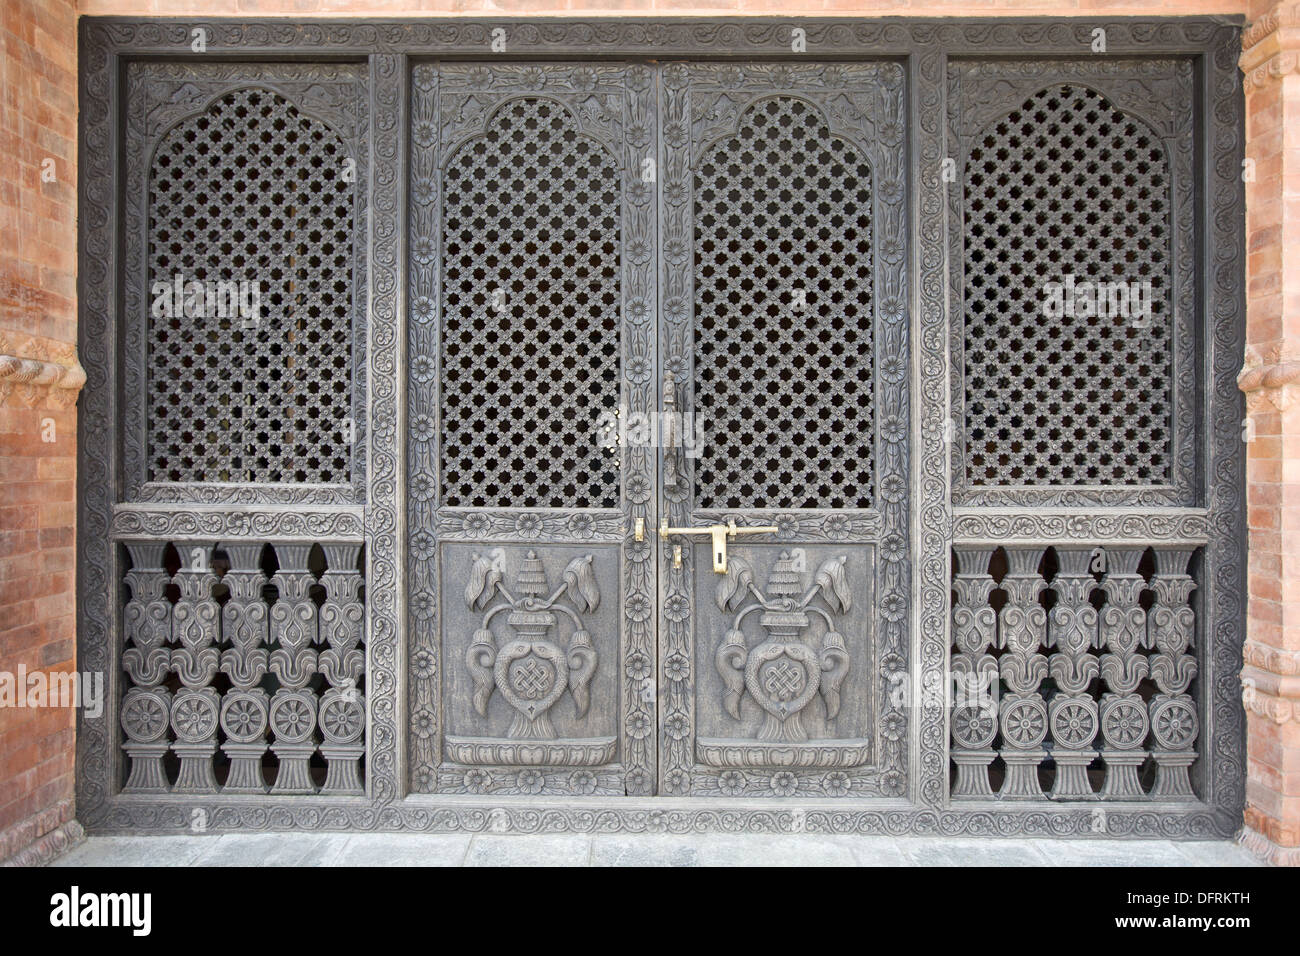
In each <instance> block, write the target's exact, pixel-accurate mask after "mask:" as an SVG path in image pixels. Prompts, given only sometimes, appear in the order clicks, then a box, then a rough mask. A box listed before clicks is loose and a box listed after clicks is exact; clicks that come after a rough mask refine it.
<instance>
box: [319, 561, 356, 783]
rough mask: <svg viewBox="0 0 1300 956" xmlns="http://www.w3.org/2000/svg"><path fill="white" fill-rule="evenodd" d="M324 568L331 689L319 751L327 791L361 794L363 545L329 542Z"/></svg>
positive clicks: (326, 668) (322, 713) (324, 633)
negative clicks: (325, 767) (325, 764)
mask: <svg viewBox="0 0 1300 956" xmlns="http://www.w3.org/2000/svg"><path fill="white" fill-rule="evenodd" d="M323 548H324V550H325V561H326V565H327V568H326V571H325V574H324V575H322V577H321V584H322V585H323V586H324V588H325V595H326V596H325V603H324V604H322V605H321V608H320V640H321V643H322V644H328V645H329V646H328V648H326V649H325V650H323V651H321V653H320V660H319V666H320V671H321V673H322V674H324V675H325V679H326V680H328V681H329V684H330V687H329V690H327V691H325V693H324V694H322V695H321V700H320V709H319V713H318V717H319V720H320V729H321V734H322V736H323V737H324V741H323V743H322V744H321V748H320V752H321V754H322V755H324V757H325V759H326V761H328V764H329V772H328V773H327V774H326V776H325V784H324V786H323V787H322V788H321V789H322V791H324V792H326V793H348V794H362V793H364V792H365V790H364V788H363V787H362V786H361V777H360V775H359V773H358V770H357V762H358V761H359V760H360V759H361V757H362V756H363V755H364V754H365V752H366V743H365V731H366V699H365V697H364V696H363V695H362V694H361V691H360V689H359V686H358V685H359V684H360V681H361V675H362V674H363V673H364V671H365V665H366V658H365V652H364V651H362V650H361V647H360V645H361V637H362V631H363V625H364V620H365V608H364V607H363V606H362V604H361V599H360V596H359V592H360V590H361V585H362V577H361V572H359V571H358V570H357V557H358V555H360V553H361V545H360V544H327V545H323Z"/></svg>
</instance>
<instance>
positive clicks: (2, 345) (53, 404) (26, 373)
mask: <svg viewBox="0 0 1300 956" xmlns="http://www.w3.org/2000/svg"><path fill="white" fill-rule="evenodd" d="M85 383H86V371H85V369H83V368H82V367H81V363H80V362H78V361H77V353H76V349H75V348H74V347H73V346H71V345H66V344H62V343H56V342H50V341H48V340H44V339H40V338H37V337H34V336H24V335H15V334H14V333H12V332H5V331H0V404H12V403H17V404H19V405H23V406H25V407H27V408H36V407H48V408H68V407H70V406H71V405H72V404H73V403H74V402H75V401H76V400H77V393H78V392H80V391H81V386H82V385H84V384H85Z"/></svg>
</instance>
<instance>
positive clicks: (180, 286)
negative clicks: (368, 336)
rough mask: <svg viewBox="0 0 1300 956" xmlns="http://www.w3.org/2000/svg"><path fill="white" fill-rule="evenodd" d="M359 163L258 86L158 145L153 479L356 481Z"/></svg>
mask: <svg viewBox="0 0 1300 956" xmlns="http://www.w3.org/2000/svg"><path fill="white" fill-rule="evenodd" d="M350 170H351V171H354V170H355V166H354V165H353V161H352V160H351V159H350V158H349V157H348V156H347V155H346V150H345V148H344V146H343V144H342V142H341V140H340V139H339V138H338V136H336V135H335V134H334V132H333V131H331V130H330V129H329V128H328V127H326V126H325V125H324V124H322V123H321V122H319V121H317V120H315V119H313V118H310V117H308V116H305V115H303V114H301V113H300V112H299V111H298V110H297V109H295V108H294V106H293V105H291V104H290V103H288V102H287V101H286V100H285V99H284V98H283V97H281V96H279V95H277V94H275V93H273V92H271V91H269V90H265V89H256V88H252V89H243V90H238V91H234V92H231V93H228V94H226V95H225V96H222V97H221V98H220V99H218V100H216V101H215V102H214V103H213V104H212V106H211V107H210V108H209V109H207V110H206V111H204V112H203V113H200V114H197V115H195V116H192V117H190V118H189V119H186V120H185V121H183V122H181V123H180V124H178V125H177V126H176V127H174V128H173V129H172V130H171V131H170V132H168V134H167V135H166V136H165V137H164V138H163V140H162V142H161V143H160V144H159V146H158V148H157V150H156V151H155V153H154V157H153V160H152V166H151V168H150V175H149V225H148V229H149V282H150V293H151V301H150V325H149V330H150V332H149V346H148V348H149V358H148V366H149V416H148V430H149V462H148V475H149V479H150V480H151V481H163V482H259V483H261V482H266V483H284V482H309V483H329V484H343V483H347V482H348V481H349V480H350V471H351V447H350V446H351V437H352V434H353V430H354V426H353V424H352V419H351V416H352V414H353V412H352V407H351V397H352V354H351V353H352V297H353V256H352V241H353V240H352V233H353V204H354V201H355V176H354V175H351V174H350V173H349V171H350Z"/></svg>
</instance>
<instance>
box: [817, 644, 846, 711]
mask: <svg viewBox="0 0 1300 956" xmlns="http://www.w3.org/2000/svg"><path fill="white" fill-rule="evenodd" d="M821 663H822V670H823V671H824V672H825V673H826V676H825V677H824V678H823V679H822V682H821V687H820V688H819V690H820V691H821V695H822V700H824V701H825V702H826V719H827V720H834V719H835V717H836V715H838V714H839V712H840V685H841V684H843V683H844V678H845V677H846V676H847V675H848V673H849V652H848V651H847V650H846V649H845V647H844V638H843V637H842V636H841V635H840V634H838V633H836V632H835V631H827V632H826V636H825V637H824V638H822V662H821Z"/></svg>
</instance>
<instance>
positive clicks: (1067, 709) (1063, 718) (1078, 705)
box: [1051, 701, 1097, 750]
mask: <svg viewBox="0 0 1300 956" xmlns="http://www.w3.org/2000/svg"><path fill="white" fill-rule="evenodd" d="M1051 725H1052V738H1053V739H1054V740H1055V741H1056V742H1057V744H1059V745H1060V746H1062V747H1066V748H1068V749H1070V750H1081V749H1083V748H1085V747H1087V746H1089V745H1090V744H1091V743H1092V739H1093V737H1095V736H1096V735H1097V715H1096V713H1094V711H1093V709H1092V708H1091V707H1089V706H1087V705H1086V704H1084V703H1083V702H1081V701H1068V702H1066V703H1064V704H1061V705H1060V706H1059V707H1056V708H1055V709H1054V710H1053V712H1052V719H1051Z"/></svg>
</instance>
